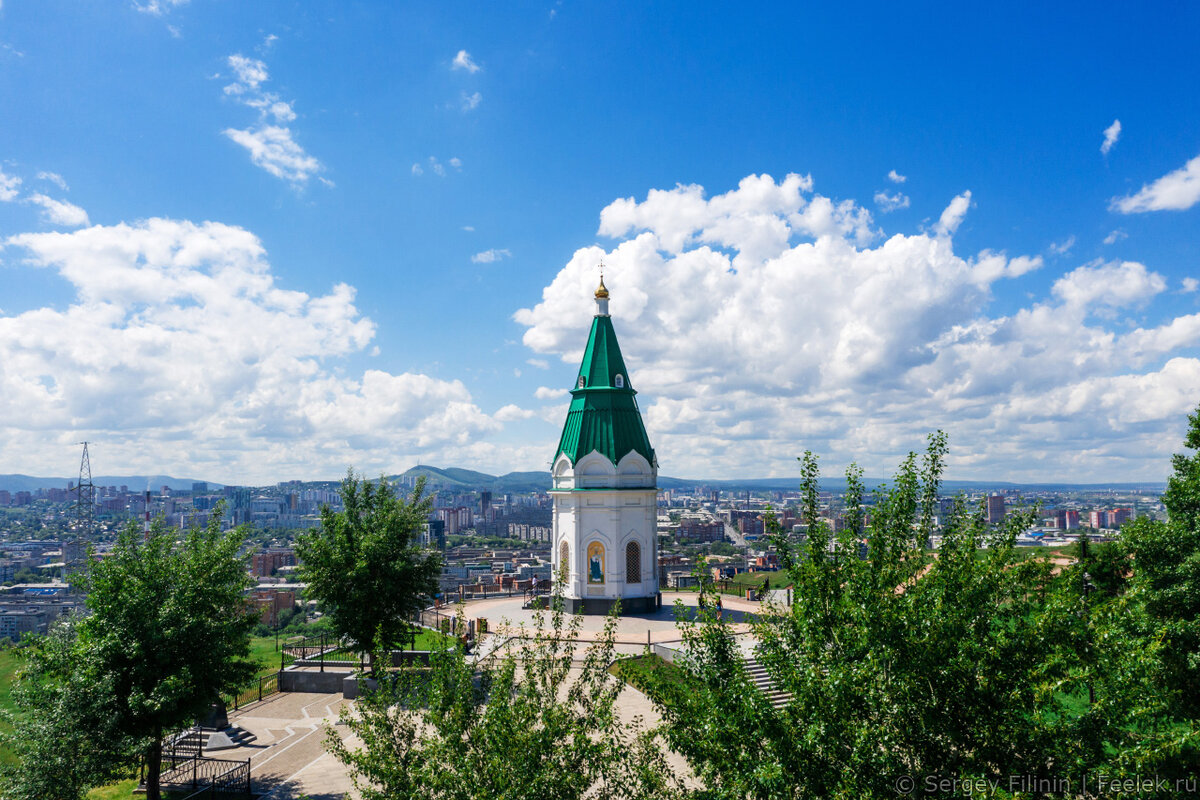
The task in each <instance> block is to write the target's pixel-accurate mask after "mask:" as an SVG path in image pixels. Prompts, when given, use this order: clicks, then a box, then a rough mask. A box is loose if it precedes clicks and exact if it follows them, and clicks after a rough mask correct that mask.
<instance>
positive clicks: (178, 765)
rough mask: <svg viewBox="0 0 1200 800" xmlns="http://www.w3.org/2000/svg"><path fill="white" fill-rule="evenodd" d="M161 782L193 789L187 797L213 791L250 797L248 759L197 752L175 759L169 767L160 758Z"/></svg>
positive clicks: (214, 792)
mask: <svg viewBox="0 0 1200 800" xmlns="http://www.w3.org/2000/svg"><path fill="white" fill-rule="evenodd" d="M159 783H160V784H161V785H163V786H167V787H171V788H175V789H178V790H183V791H186V790H187V789H191V790H192V793H191V794H189V795H187V798H193V797H213V796H216V795H218V794H219V795H223V796H227V795H239V796H243V797H247V798H249V797H250V759H246V760H245V761H229V760H226V759H221V758H206V757H204V756H202V755H200V754H199V753H197V754H196V755H194V756H192V757H191V758H186V759H182V760H177V761H175V762H174V763H172V764H171V765H170V767H169V768H168V765H167V762H166V759H165V758H164V760H163V770H162V773H161V774H160V776H159Z"/></svg>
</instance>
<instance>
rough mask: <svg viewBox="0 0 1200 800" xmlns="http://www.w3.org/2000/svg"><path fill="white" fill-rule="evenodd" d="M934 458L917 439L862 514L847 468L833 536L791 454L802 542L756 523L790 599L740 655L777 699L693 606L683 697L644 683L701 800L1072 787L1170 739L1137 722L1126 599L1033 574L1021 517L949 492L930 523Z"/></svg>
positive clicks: (1137, 684) (1151, 706) (811, 484)
mask: <svg viewBox="0 0 1200 800" xmlns="http://www.w3.org/2000/svg"><path fill="white" fill-rule="evenodd" d="M945 455H946V440H945V436H944V435H943V434H941V433H937V434H934V435H933V436H932V437H931V438H930V442H929V448H928V451H927V453H926V455H925V457H924V460H923V461H922V462H918V459H917V457H916V455H915V454H910V455H909V457H908V458H907V459H906V460H905V462H904V463H903V464H902V465H901V468H900V470H899V472H898V474H897V475H896V478H895V480H894V481H893V483H892V485H891V486H890V487H883V488H881V489H880V490H878V491H877V494H876V498H875V504H874V506H873V508H872V511H871V515H870V519H869V520H868V519H867V518H866V514H865V512H864V507H863V503H862V500H863V487H862V483H861V472H860V471H859V470H858V469H857V468H853V467H852V468H851V470H850V471H849V473H848V475H847V484H848V491H847V503H846V505H847V508H846V520H845V522H846V524H845V526H844V530H842V531H837V532H835V531H832V530H830V529H829V527H828V526H827V525H825V524H824V523H823V522H822V521H821V517H820V513H819V512H820V508H819V504H818V477H819V470H818V468H817V462H816V458H815V457H814V456H812V454H811V453H808V454H806V455H805V456H804V458H803V459H802V462H803V465H802V472H803V484H802V490H803V494H804V504H803V506H804V507H803V511H804V518H805V519H806V520H807V521H808V522H809V532H808V538H807V541H805V542H803V543H797V542H794V541H792V540H791V539H790V538H788V537H787V536H785V535H783V534H782V533H781V532H780V531H779V530H778V526H777V525H776V524H775V522H774V520H771V521H770V522H769V525H770V528H771V530H772V535H773V539H774V541H775V543H776V546H777V548H778V550H779V553H780V559H781V562H782V565H783V567H784V569H785V570H786V571H787V573H788V575H789V577H790V579H791V581H792V584H793V587H794V588H793V597H794V601H793V603H792V605H791V607H789V608H777V609H775V610H774V613H767V614H764V615H762V616H761V617H760V619H759V620H758V621H757V622H756V623H755V625H754V634H755V636H756V638H757V640H758V645H757V652H756V657H757V658H758V659H759V660H760V661H761V663H762V664H763V666H764V667H765V668H766V670H767V672H768V674H769V675H770V676H771V678H772V680H773V681H774V683H775V686H776V688H777V689H779V690H782V691H784V692H786V693H787V697H786V698H785V699H784V702H782V703H781V704H780V705H779V707H776V705H775V704H773V703H772V702H771V700H770V698H769V697H768V696H767V695H765V694H764V693H762V692H760V691H759V690H758V689H756V687H755V685H754V683H753V681H752V680H751V678H750V675H749V674H748V672H747V669H746V666H745V663H744V661H743V658H744V657H743V653H742V651H741V649H740V648H739V646H738V642H737V639H735V637H734V636H733V634H732V632H731V630H730V628H729V625H728V623H727V622H725V621H723V620H721V619H719V618H717V617H716V615H715V614H713V613H711V612H703V611H702V612H701V615H700V616H701V619H700V622H699V623H697V624H694V625H691V626H687V627H686V629H685V631H684V640H685V645H686V651H687V657H686V658H685V659H683V660H682V661H681V662H680V663H681V666H682V667H683V669H684V672H685V673H686V675H687V679H688V681H689V683H690V686H689V691H687V692H678V691H673V690H672V689H671V687H669V686H652V687H651V694H652V697H654V698H656V704H657V705H658V707H659V709H660V711H661V712H662V714H663V716H664V721H665V728H666V736H667V740H668V741H669V742H670V744H671V746H672V747H673V748H675V749H676V750H677V751H678V752H679V753H681V754H682V755H683V756H684V757H685V758H687V760H688V762H689V764H690V765H691V767H692V769H693V771H694V772H695V773H696V775H697V777H698V778H699V780H700V781H701V783H702V784H703V785H704V786H705V789H704V790H703V791H702V792H701V793H700V795H701V796H703V797H706V798H747V797H749V798H785V797H793V798H833V797H847V798H849V797H855V798H857V797H878V798H884V797H889V798H890V797H894V796H897V794H901V793H905V792H906V791H909V790H912V789H915V790H917V791H919V792H920V793H921V794H922V795H934V796H950V795H954V794H956V793H957V794H958V795H960V796H961V788H959V789H957V790H955V789H948V790H940V789H938V787H936V786H934V787H931V786H930V785H929V784H927V783H925V781H926V780H927V779H928V778H929V777H930V776H940V777H943V778H956V777H957V778H964V777H968V778H969V777H976V778H979V777H982V778H987V779H992V780H997V781H1001V785H1006V784H1005V782H1006V780H1007V777H1008V776H1010V775H1023V776H1033V777H1040V778H1046V779H1056V778H1062V777H1066V778H1070V779H1072V780H1074V781H1076V785H1078V781H1079V780H1080V779H1082V777H1083V775H1084V774H1085V773H1088V772H1089V771H1094V770H1095V769H1097V768H1098V767H1099V766H1101V765H1105V766H1106V767H1110V768H1111V770H1110V771H1111V773H1112V774H1122V773H1123V772H1128V771H1133V770H1136V769H1138V768H1139V767H1143V766H1146V765H1159V764H1162V763H1163V759H1162V758H1161V757H1162V755H1163V754H1164V753H1165V752H1167V751H1168V750H1169V749H1170V745H1169V743H1168V742H1167V737H1165V736H1163V735H1162V734H1163V728H1162V727H1161V726H1156V725H1155V724H1154V723H1155V721H1156V720H1157V719H1159V717H1158V716H1156V715H1157V714H1159V712H1160V711H1161V704H1156V702H1155V701H1153V699H1152V697H1151V695H1152V692H1150V690H1149V686H1148V685H1147V683H1146V680H1145V676H1146V671H1145V664H1146V661H1145V657H1144V653H1145V651H1137V652H1134V651H1135V650H1136V648H1132V647H1130V645H1131V644H1133V643H1135V642H1136V643H1138V644H1141V642H1140V640H1138V639H1137V638H1136V636H1134V635H1133V634H1132V633H1131V631H1130V629H1129V627H1128V625H1127V624H1125V623H1127V621H1128V620H1129V607H1128V601H1127V599H1126V598H1124V597H1120V596H1118V597H1113V598H1111V599H1109V600H1106V601H1105V602H1099V601H1098V600H1097V598H1096V597H1095V596H1094V595H1093V594H1092V593H1091V591H1090V590H1089V589H1088V588H1087V585H1086V584H1084V583H1083V581H1082V580H1080V578H1081V577H1082V576H1081V573H1080V572H1079V571H1078V570H1076V571H1068V572H1067V573H1064V574H1063V576H1061V577H1056V576H1055V574H1054V571H1053V567H1052V565H1051V564H1050V563H1048V562H1047V561H1044V560H1042V559H1037V558H1021V557H1020V556H1019V555H1018V554H1017V552H1016V548H1015V540H1016V536H1017V535H1018V534H1019V533H1021V532H1022V531H1023V530H1025V529H1026V528H1027V527H1028V526H1030V525H1031V524H1032V523H1033V521H1034V511H1033V510H1032V509H1030V510H1025V511H1021V510H1018V511H1016V512H1014V513H1012V514H1010V515H1009V516H1008V517H1007V518H1006V520H1005V522H1004V524H1003V526H1001V527H1000V528H999V529H995V528H992V527H990V526H988V525H987V524H986V523H985V521H984V518H983V515H982V512H981V510H971V509H968V508H967V506H966V504H965V503H964V502H963V501H962V499H961V498H960V499H959V500H958V501H957V503H956V508H955V511H954V514H953V515H952V517H951V519H950V520H949V521H948V522H947V523H946V524H945V525H944V526H941V527H938V526H935V513H936V510H937V499H938V494H939V489H940V483H941V475H942V468H943V462H944V458H945ZM935 535H937V536H940V545H939V547H938V548H937V550H936V551H930V550H928V549H927V548H926V543H927V542H928V541H929V540H930V539H931V537H933V536H935ZM1089 689H1090V690H1091V693H1092V695H1094V702H1092V703H1089V702H1088V700H1089V694H1088V690H1089ZM1081 698H1082V699H1081ZM1147 698H1149V699H1147ZM1081 704H1082V707H1081ZM908 780H911V781H913V783H912V784H906V783H905V781H908ZM906 787H907V788H906Z"/></svg>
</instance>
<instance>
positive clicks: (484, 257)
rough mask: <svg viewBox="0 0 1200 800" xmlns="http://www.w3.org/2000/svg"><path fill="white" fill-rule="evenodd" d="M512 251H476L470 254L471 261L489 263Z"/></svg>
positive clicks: (506, 255)
mask: <svg viewBox="0 0 1200 800" xmlns="http://www.w3.org/2000/svg"><path fill="white" fill-rule="evenodd" d="M511 255H512V253H510V252H508V250H505V249H502V248H501V249H492V250H484V251H483V252H482V253H476V254H475V255H473V256H471V261H472V262H473V263H475V264H491V263H494V262H496V261H500V260H501V259H505V258H508V257H509V256H511Z"/></svg>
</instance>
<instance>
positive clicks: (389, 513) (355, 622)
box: [296, 472, 441, 652]
mask: <svg viewBox="0 0 1200 800" xmlns="http://www.w3.org/2000/svg"><path fill="white" fill-rule="evenodd" d="M424 490H425V479H424V478H420V479H418V481H417V485H416V487H415V488H414V489H413V491H412V494H411V495H409V497H408V498H407V500H406V499H404V498H402V497H398V496H397V495H396V492H395V490H394V489H393V488H392V487H391V485H389V484H388V483H387V481H385V480H383V479H382V478H381V479H380V480H379V482H378V483H372V482H370V481H363V480H360V479H359V478H356V477H355V476H354V473H353V472H351V473H350V474H348V475H347V476H346V480H345V481H343V482H342V489H341V494H342V502H343V504H344V507H345V510H343V511H333V510H331V509H330V508H329V507H328V506H326V507H325V508H322V509H321V527H320V528H319V529H317V530H315V531H313V532H311V533H307V534H305V535H303V536H301V537H300V539H299V541H298V542H297V543H296V555H297V557H298V559H299V561H300V576H301V577H300V579H301V580H302V581H304V582H306V583H307V584H308V589H307V597H308V598H309V599H313V600H317V601H318V602H319V603H321V604H322V605H323V606H324V608H325V610H326V613H327V614H328V616H329V617H330V619H331V620H332V623H333V628H334V630H335V632H336V633H337V634H338V635H340V636H345V637H347V638H349V639H350V640H351V641H352V642H353V643H354V644H355V645H357V646H358V647H360V648H361V649H363V650H371V651H372V652H373V651H374V646H375V644H376V643H377V642H381V643H382V644H383V645H384V646H385V647H391V646H393V645H394V644H395V643H396V642H398V641H400V640H401V638H402V636H403V635H404V634H405V633H406V632H408V630H409V629H410V624H409V622H408V621H407V620H408V618H409V617H410V616H411V615H412V614H413V613H414V612H417V611H420V610H421V609H422V608H424V605H425V603H426V601H427V600H428V598H430V597H432V596H433V594H434V593H435V592H436V591H437V587H438V583H437V578H438V574H439V573H440V570H441V557H440V555H439V554H437V553H436V552H433V551H430V550H427V549H425V548H422V547H421V546H420V545H419V544H418V542H417V535H418V533H419V532H420V529H421V525H422V524H423V523H424V522H425V521H426V519H427V518H428V516H429V512H430V509H431V501H430V500H429V498H425V497H423V494H424Z"/></svg>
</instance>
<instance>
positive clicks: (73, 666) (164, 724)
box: [17, 515, 256, 800]
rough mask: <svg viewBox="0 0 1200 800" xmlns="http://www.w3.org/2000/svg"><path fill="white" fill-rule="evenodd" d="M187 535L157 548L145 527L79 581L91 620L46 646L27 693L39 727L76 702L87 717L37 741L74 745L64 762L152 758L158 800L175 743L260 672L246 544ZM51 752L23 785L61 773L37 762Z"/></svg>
mask: <svg viewBox="0 0 1200 800" xmlns="http://www.w3.org/2000/svg"><path fill="white" fill-rule="evenodd" d="M178 535H179V534H178V532H177V531H173V530H168V529H167V528H166V527H165V526H164V525H163V524H162V521H161V520H159V521H156V522H155V523H154V525H153V526H152V528H151V531H150V534H149V536H148V537H143V532H142V531H141V529H140V528H139V527H138V526H137V525H136V523H130V524H129V525H127V526H126V527H125V528H123V529H122V530H121V532H120V533H119V535H118V537H117V541H116V544H115V546H114V547H113V550H112V551H111V553H109V554H108V555H107V556H106V557H104V558H101V559H99V560H96V561H94V562H91V563H90V565H89V567H88V569H87V570H86V571H85V572H84V573H83V574H81V575H80V576H78V578H79V580H80V583H81V585H82V586H83V587H84V589H85V590H86V592H87V596H88V607H89V609H90V610H91V614H90V615H89V616H86V617H84V618H83V619H81V620H79V621H78V622H77V623H75V625H74V632H73V635H72V636H71V637H70V638H69V639H68V640H66V644H63V643H62V642H61V641H60V640H59V639H56V638H54V637H51V639H49V640H47V641H46V642H45V643H44V644H43V649H45V650H46V651H47V654H46V655H44V656H43V657H41V659H40V661H37V662H35V667H36V668H35V669H34V670H32V671H31V672H30V674H29V675H28V676H26V677H23V678H22V679H21V683H20V684H19V685H20V686H21V687H22V688H20V689H19V690H18V701H19V702H21V703H23V704H24V709H23V710H25V711H26V712H27V713H29V714H30V715H31V716H30V719H31V720H33V721H34V722H35V723H36V721H37V720H50V718H51V717H52V716H53V715H54V714H55V713H58V712H56V711H55V709H61V708H62V707H63V703H64V702H65V701H71V700H74V701H75V703H76V706H77V707H76V708H72V709H67V712H68V713H67V716H66V717H65V719H64V720H63V721H62V724H52V725H44V726H42V727H41V728H27V729H26V732H27V733H29V734H31V735H33V736H37V737H50V736H59V737H62V738H63V740H64V741H63V742H62V743H60V744H57V745H53V746H54V747H56V748H58V749H60V750H61V749H62V748H70V747H77V748H80V749H83V748H100V749H99V751H98V752H101V753H103V754H105V757H106V758H109V759H112V760H114V761H116V762H117V763H120V762H121V761H125V762H127V763H128V762H131V761H135V760H136V759H137V758H138V757H142V758H144V759H145V764H146V796H147V798H148V799H149V800H158V798H159V796H160V792H159V783H158V779H159V767H160V754H161V752H162V741H163V737H164V736H165V735H166V734H169V733H171V732H173V731H174V730H177V729H179V728H183V727H186V726H188V725H192V724H195V721H196V720H197V718H199V717H200V716H202V715H203V714H204V713H205V712H206V711H207V709H208V708H209V706H210V704H211V703H213V702H215V701H217V700H218V698H219V696H220V694H221V693H222V692H229V691H233V690H235V689H237V688H239V687H241V686H243V685H244V684H245V683H246V681H247V680H249V679H250V678H251V677H253V675H254V672H255V670H256V665H255V664H254V663H253V662H252V661H250V659H249V653H250V642H249V632H250V630H251V629H253V627H254V624H255V622H256V616H255V615H254V614H253V613H251V611H250V608H249V606H248V605H247V603H246V597H245V590H246V588H247V587H248V585H249V576H248V575H247V572H246V566H245V563H244V560H243V559H242V558H241V557H240V556H239V555H238V553H239V550H240V548H241V545H242V541H243V534H242V532H241V531H239V530H233V531H229V532H224V533H223V532H222V531H221V529H220V518H219V515H214V516H213V519H212V521H211V522H210V523H209V525H208V526H207V527H206V528H193V529H192V530H190V531H188V532H187V533H186V534H184V536H183V538H182V540H177V536H178ZM56 648H57V649H56ZM50 746H51V745H50V743H47V742H36V743H30V746H29V748H27V749H25V750H24V752H23V753H22V755H24V756H25V758H24V760H23V761H22V762H21V763H20V764H19V766H18V768H17V774H18V775H21V776H25V777H26V778H33V777H36V775H37V774H38V773H44V772H45V771H47V770H53V769H57V768H58V767H57V766H55V765H54V764H51V763H47V762H45V761H41V760H39V759H38V758H36V757H35V756H36V754H37V753H38V752H44V751H46V749H47V748H48V747H50ZM92 777H95V776H94V775H93V776H92ZM62 798H63V800H73V796H72V795H71V794H63V795H62Z"/></svg>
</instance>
